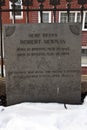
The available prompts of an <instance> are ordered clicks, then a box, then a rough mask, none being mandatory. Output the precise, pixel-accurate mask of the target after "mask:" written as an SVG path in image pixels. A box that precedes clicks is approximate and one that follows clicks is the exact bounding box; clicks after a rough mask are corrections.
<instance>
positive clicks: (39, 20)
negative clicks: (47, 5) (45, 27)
mask: <svg viewBox="0 0 87 130" xmlns="http://www.w3.org/2000/svg"><path fill="white" fill-rule="evenodd" d="M43 13H48V14H49V23H51V11H43ZM40 22H41V18H40V12H38V23H40Z"/></svg>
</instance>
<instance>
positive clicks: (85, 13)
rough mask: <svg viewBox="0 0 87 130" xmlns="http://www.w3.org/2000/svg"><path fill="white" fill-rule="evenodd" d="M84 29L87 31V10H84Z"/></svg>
mask: <svg viewBox="0 0 87 130" xmlns="http://www.w3.org/2000/svg"><path fill="white" fill-rule="evenodd" d="M82 29H83V31H87V12H84V15H83V28H82Z"/></svg>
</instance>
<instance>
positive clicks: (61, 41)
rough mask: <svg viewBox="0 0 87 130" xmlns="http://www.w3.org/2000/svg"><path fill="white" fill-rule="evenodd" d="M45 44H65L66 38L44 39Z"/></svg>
mask: <svg viewBox="0 0 87 130" xmlns="http://www.w3.org/2000/svg"><path fill="white" fill-rule="evenodd" d="M44 43H45V44H65V43H66V42H65V40H61V39H45V40H44Z"/></svg>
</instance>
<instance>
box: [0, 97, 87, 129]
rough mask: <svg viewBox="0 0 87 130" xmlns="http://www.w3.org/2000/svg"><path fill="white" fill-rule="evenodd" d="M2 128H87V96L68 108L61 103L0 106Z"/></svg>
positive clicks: (0, 125)
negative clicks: (82, 100) (79, 102)
mask: <svg viewBox="0 0 87 130" xmlns="http://www.w3.org/2000/svg"><path fill="white" fill-rule="evenodd" d="M0 130H87V97H86V98H85V100H84V103H83V104H82V105H67V109H65V108H64V105H63V104H59V103H21V104H16V105H12V106H8V107H3V106H0Z"/></svg>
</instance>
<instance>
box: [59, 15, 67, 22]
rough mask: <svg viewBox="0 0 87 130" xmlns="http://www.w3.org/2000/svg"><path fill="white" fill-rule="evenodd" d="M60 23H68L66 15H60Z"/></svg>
mask: <svg viewBox="0 0 87 130" xmlns="http://www.w3.org/2000/svg"><path fill="white" fill-rule="evenodd" d="M60 22H61V23H67V22H68V17H67V13H61V18H60Z"/></svg>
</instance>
